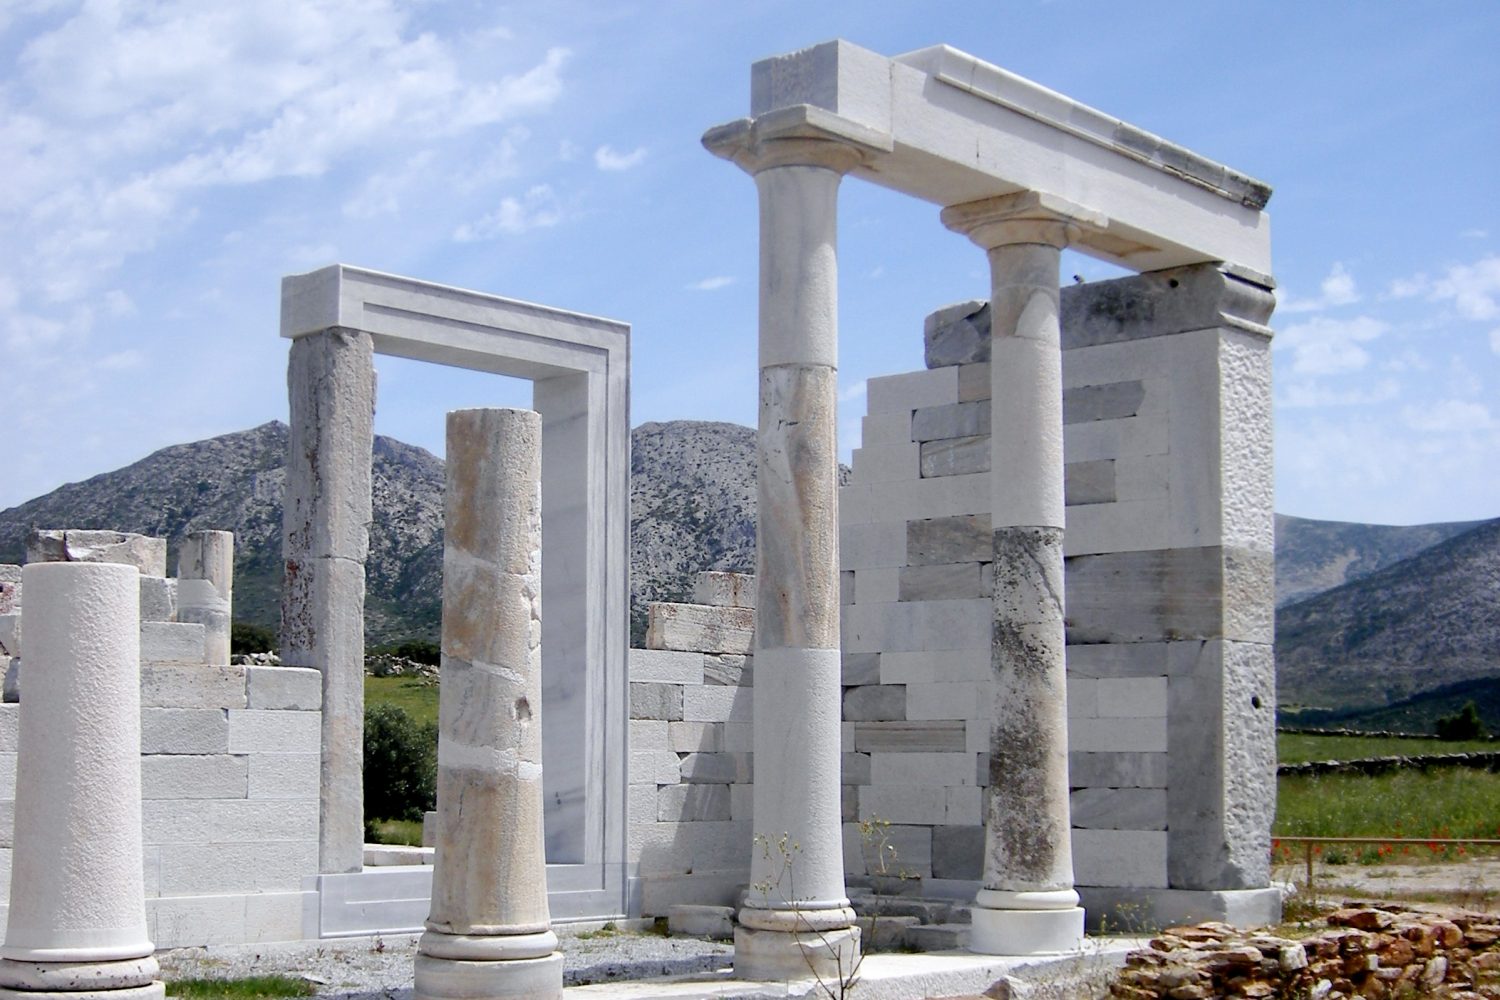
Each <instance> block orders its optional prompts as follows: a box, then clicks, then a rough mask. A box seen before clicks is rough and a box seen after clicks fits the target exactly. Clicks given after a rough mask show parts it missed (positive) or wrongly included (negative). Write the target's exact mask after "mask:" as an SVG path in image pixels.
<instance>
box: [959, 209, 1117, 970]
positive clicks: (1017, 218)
mask: <svg viewBox="0 0 1500 1000" xmlns="http://www.w3.org/2000/svg"><path fill="white" fill-rule="evenodd" d="M1101 223H1102V220H1101V219H1099V218H1098V217H1097V216H1095V215H1093V214H1092V213H1089V212H1087V211H1084V210H1082V209H1080V208H1078V207H1077V206H1074V205H1069V204H1067V203H1065V202H1061V201H1059V200H1057V199H1053V198H1050V197H1048V196H1045V195H1040V194H1037V193H1034V192H1020V193H1018V194H1013V195H1005V196H1002V197H998V198H990V199H985V200H983V201H978V202H969V203H967V204H963V205H956V206H952V207H950V208H947V209H944V210H943V224H944V225H946V226H948V228H950V229H953V230H956V231H958V232H961V233H963V234H964V235H966V236H968V237H969V238H970V239H971V240H973V241H974V242H975V243H977V244H978V245H979V246H980V247H981V248H983V249H984V250H985V251H986V252H987V254H988V256H989V261H990V288H991V336H992V338H993V340H992V344H991V353H990V413H991V418H990V419H991V425H990V433H991V437H990V470H991V471H990V475H991V497H992V507H991V518H992V521H991V525H992V527H993V530H994V567H995V591H994V620H993V628H992V631H991V646H990V662H991V669H992V670H993V671H994V679H995V703H994V706H993V715H992V717H991V718H992V722H991V729H990V771H989V788H988V791H987V793H986V795H985V850H984V875H983V885H982V888H981V889H980V890H979V893H978V895H977V897H976V898H975V905H974V910H973V919H974V924H973V929H972V931H971V933H970V938H969V947H970V950H972V951H977V952H981V953H985V954H997V955H1024V954H1034V953H1037V952H1052V951H1066V950H1069V949H1072V948H1076V947H1077V946H1078V945H1079V944H1080V943H1081V941H1082V939H1083V917H1084V914H1083V909H1082V908H1081V907H1079V905H1078V893H1077V892H1075V891H1074V889H1073V856H1072V832H1071V828H1072V821H1071V815H1070V812H1069V805H1068V709H1067V664H1066V659H1065V648H1064V647H1065V637H1064V621H1063V514H1064V510H1063V420H1062V346H1061V340H1060V331H1059V326H1058V302H1059V291H1058V262H1059V257H1060V254H1061V252H1062V248H1063V247H1064V246H1066V245H1067V244H1068V242H1069V241H1070V240H1071V239H1072V238H1073V237H1074V235H1075V234H1076V232H1077V230H1078V228H1079V227H1080V226H1083V225H1099V224H1101Z"/></svg>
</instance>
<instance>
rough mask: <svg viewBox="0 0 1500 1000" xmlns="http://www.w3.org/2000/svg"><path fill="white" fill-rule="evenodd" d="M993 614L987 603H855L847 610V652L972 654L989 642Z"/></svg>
mask: <svg viewBox="0 0 1500 1000" xmlns="http://www.w3.org/2000/svg"><path fill="white" fill-rule="evenodd" d="M990 614H991V602H990V601H988V600H968V601H956V600H955V601H911V602H901V603H896V604H852V605H850V606H849V607H847V608H846V609H845V611H844V618H843V643H844V649H846V650H848V651H849V652H853V653H869V652H881V651H885V650H889V651H892V652H916V651H933V650H952V649H972V648H974V647H976V646H980V645H983V644H985V643H987V642H988V641H989V638H990Z"/></svg>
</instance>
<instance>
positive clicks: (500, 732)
mask: <svg viewBox="0 0 1500 1000" xmlns="http://www.w3.org/2000/svg"><path fill="white" fill-rule="evenodd" d="M541 442H542V422H541V418H540V417H539V416H538V415H537V414H536V413H533V412H532V411H530V410H501V409H480V410H457V411H455V412H452V413H449V414H448V454H447V467H448V472H447V494H446V496H445V498H444V521H443V664H442V677H441V695H440V703H439V718H438V728H439V735H438V789H437V858H436V867H435V869H434V871H433V878H432V910H431V912H430V914H429V915H428V917H427V931H426V933H424V934H423V935H422V939H421V941H420V943H419V944H418V946H417V959H416V987H415V989H416V996H417V997H419V998H459V997H462V998H472V997H561V996H562V970H563V963H562V953H561V952H559V951H558V950H557V935H555V934H554V933H553V932H552V922H551V916H550V914H549V912H548V909H547V863H546V852H545V848H544V834H543V827H542V803H543V795H542V719H541V709H542V677H541V667H542V650H541V636H542V622H541V601H542V589H541V587H542V581H541V570H542V526H541V474H542V466H541Z"/></svg>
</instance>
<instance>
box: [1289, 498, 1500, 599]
mask: <svg viewBox="0 0 1500 1000" xmlns="http://www.w3.org/2000/svg"><path fill="white" fill-rule="evenodd" d="M1483 523H1484V522H1483V521H1451V522H1447V523H1443V524H1415V525H1411V526H1406V527H1402V526H1395V525H1388V524H1355V523H1352V522H1348V521H1314V520H1312V519H1310V518H1305V517H1290V516H1288V515H1285V514H1277V515H1276V606H1277V607H1284V606H1286V605H1288V604H1295V603H1297V602H1298V601H1301V600H1305V599H1306V598H1309V597H1312V596H1313V595H1314V594H1319V593H1322V592H1323V591H1325V590H1332V589H1333V588H1334V587H1337V586H1339V585H1340V584H1344V583H1348V582H1349V581H1350V580H1357V579H1359V578H1360V577H1362V576H1368V575H1369V574H1371V573H1374V572H1376V571H1378V570H1382V569H1385V568H1386V567H1387V566H1390V565H1392V564H1393V563H1398V562H1400V561H1401V560H1403V559H1407V558H1410V557H1411V556H1414V555H1416V554H1417V553H1418V552H1420V551H1422V550H1423V549H1426V548H1431V547H1432V546H1434V545H1436V544H1438V543H1439V542H1445V541H1447V540H1448V539H1450V538H1452V537H1454V536H1455V535H1461V534H1463V533H1464V532H1466V531H1468V530H1470V529H1472V528H1476V527H1478V526H1479V525H1480V524H1483Z"/></svg>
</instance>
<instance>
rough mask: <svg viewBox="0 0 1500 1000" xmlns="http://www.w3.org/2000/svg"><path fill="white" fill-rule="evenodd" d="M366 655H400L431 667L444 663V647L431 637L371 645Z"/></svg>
mask: <svg viewBox="0 0 1500 1000" xmlns="http://www.w3.org/2000/svg"><path fill="white" fill-rule="evenodd" d="M365 655H366V656H382V655H383V656H399V657H401V659H403V660H411V661H412V662H413V663H425V664H427V665H428V666H429V667H436V666H439V665H440V664H441V663H442V659H443V649H442V647H441V646H439V645H438V644H437V643H435V642H433V641H432V640H431V639H403V640H401V641H400V642H393V643H387V644H386V645H384V646H371V647H370V648H369V649H367V650H366V651H365Z"/></svg>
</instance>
